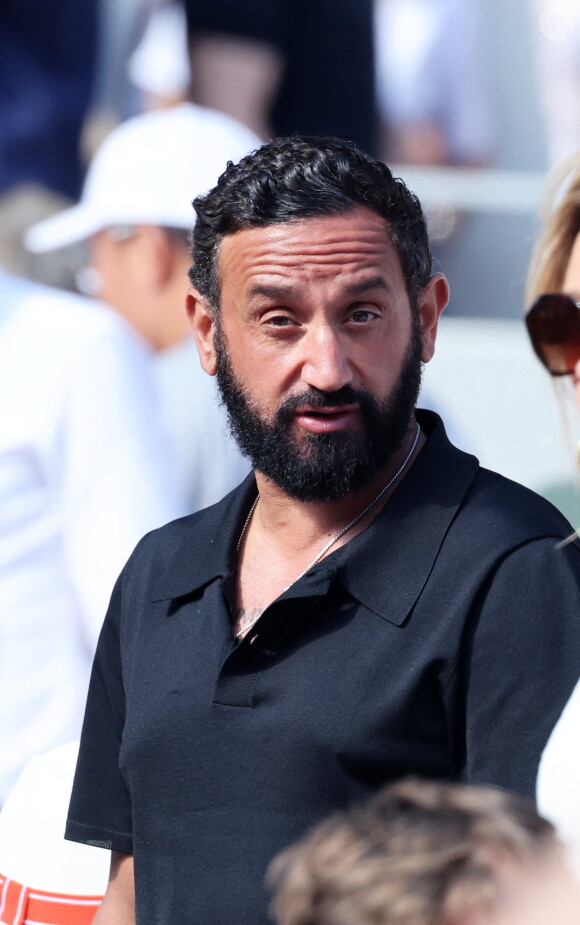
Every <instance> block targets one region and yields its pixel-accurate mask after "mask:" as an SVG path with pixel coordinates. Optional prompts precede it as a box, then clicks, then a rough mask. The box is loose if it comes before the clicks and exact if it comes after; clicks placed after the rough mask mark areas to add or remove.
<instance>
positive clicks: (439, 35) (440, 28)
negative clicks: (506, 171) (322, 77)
mask: <svg viewBox="0 0 580 925" xmlns="http://www.w3.org/2000/svg"><path fill="white" fill-rule="evenodd" d="M375 21H376V39H375V44H376V57H377V94H378V101H379V110H380V113H381V115H382V119H383V125H384V135H385V137H384V141H383V145H382V150H383V154H384V155H385V158H386V159H387V160H391V161H401V162H403V163H411V164H423V165H454V166H472V167H473V166H481V165H483V164H486V163H488V162H489V160H490V157H491V154H492V149H493V145H492V131H491V113H490V105H489V100H488V98H487V93H486V87H485V83H484V63H483V60H482V58H481V21H480V9H479V3H478V0H377V3H376V6H375Z"/></svg>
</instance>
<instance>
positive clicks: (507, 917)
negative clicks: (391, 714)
mask: <svg viewBox="0 0 580 925" xmlns="http://www.w3.org/2000/svg"><path fill="white" fill-rule="evenodd" d="M556 875H557V881H558V883H559V885H560V886H562V887H567V888H568V890H569V891H570V892H572V891H573V890H574V885H573V883H572V882H571V877H570V873H569V872H568V871H567V869H566V865H565V861H564V858H563V854H562V851H561V848H560V845H559V843H558V840H557V837H556V833H555V830H554V828H553V827H552V825H551V824H550V823H549V822H548V821H547V820H545V819H543V818H542V817H541V816H539V815H538V813H537V812H536V811H535V809H534V805H533V803H532V802H531V801H527V800H524V799H522V798H521V797H518V796H515V795H514V794H510V793H508V792H507V791H502V790H495V789H493V788H491V787H468V786H463V785H460V784H448V783H440V782H432V781H420V780H415V779H413V778H408V779H406V780H403V781H400V782H399V783H396V784H393V785H391V786H390V787H386V788H385V789H383V790H381V791H380V792H379V793H378V794H376V795H375V796H374V797H373V798H372V799H371V800H369V801H368V802H367V803H364V804H362V805H355V806H352V807H350V808H349V809H346V810H344V811H343V812H341V813H337V814H336V815H335V816H333V817H331V818H329V819H327V820H326V821H325V822H323V823H321V824H320V825H319V826H318V827H317V828H315V829H314V830H313V831H312V832H311V833H310V834H309V835H307V836H306V838H305V839H304V840H303V841H302V842H299V843H298V844H296V845H294V846H293V847H291V848H289V849H287V850H286V851H284V852H283V853H282V854H281V855H280V856H279V857H278V858H276V859H275V861H274V862H273V863H272V865H271V866H270V870H269V881H270V883H271V885H273V886H274V887H275V888H276V891H275V897H274V901H273V903H272V910H273V912H274V914H275V919H276V922H277V925H353V923H356V925H499V921H500V920H501V922H502V923H504V925H507V923H508V922H509V923H511V925H515V922H516V920H515V919H514V918H513V916H514V915H519V913H520V911H523V907H522V908H520V904H521V902H522V899H521V896H520V893H521V886H522V883H523V884H525V885H526V886H529V884H530V882H533V883H536V884H537V883H538V880H539V881H540V883H541V884H542V885H543V886H544V888H545V889H548V888H549V887H551V886H552V883H551V880H552V878H554V877H555V876H556ZM549 881H550V882H549ZM538 895H539V896H540V897H542V895H543V893H542V887H540V890H537V891H536V900H537V899H538ZM575 896H576V898H577V899H578V898H580V896H579V894H578V893H577V892H575ZM543 911H544V912H545V911H546V909H545V907H544V910H543ZM550 911H551V913H552V915H553V914H554V912H555V911H556V907H555V905H553V906H552V908H551V910H550ZM518 920H519V919H518ZM519 921H522V925H523V920H519ZM538 921H539V922H543V925H555V923H557V925H564V922H563V921H561V920H560V919H554V918H550V917H548V918H543V919H542V918H540V919H539V920H538ZM569 921H570V922H572V921H573V922H574V923H575V925H578V922H580V908H579V909H577V910H576V914H575V917H574V918H573V919H570V920H569Z"/></svg>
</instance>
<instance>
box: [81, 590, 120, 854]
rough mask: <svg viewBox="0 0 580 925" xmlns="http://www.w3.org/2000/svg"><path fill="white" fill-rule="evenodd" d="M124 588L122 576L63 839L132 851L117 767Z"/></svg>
mask: <svg viewBox="0 0 580 925" xmlns="http://www.w3.org/2000/svg"><path fill="white" fill-rule="evenodd" d="M122 588H123V574H121V576H120V578H119V579H118V581H117V583H116V585H115V588H114V590H113V594H112V597H111V603H110V605H109V609H108V611H107V615H106V617H105V621H104V623H103V627H102V630H101V634H100V636H99V642H98V645H97V652H96V655H95V660H94V663H93V670H92V674H91V683H90V686H89V694H88V698H87V706H86V711H85V718H84V723H83V731H82V735H81V744H80V750H79V757H78V762H77V767H76V772H75V779H74V784H73V790H72V797H71V803H70V807H69V815H68V820H67V825H66V832H65V837H66V838H68V839H70V840H71V841H77V842H81V843H82V844H85V845H95V846H97V847H101V848H108V849H110V850H112V851H123V852H126V853H131V852H132V850H133V836H132V813H131V800H130V796H129V792H128V790H127V787H126V785H125V781H124V780H123V776H122V773H121V770H120V766H119V754H120V748H121V741H122V736H123V727H124V724H125V694H124V689H123V678H122V668H121V652H120V619H121V598H122Z"/></svg>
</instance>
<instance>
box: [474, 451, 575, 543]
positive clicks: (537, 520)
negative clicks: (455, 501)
mask: <svg viewBox="0 0 580 925" xmlns="http://www.w3.org/2000/svg"><path fill="white" fill-rule="evenodd" d="M460 516H461V517H463V518H464V519H465V520H466V521H469V522H471V523H473V521H474V519H476V520H477V521H478V522H479V525H480V528H481V529H482V530H485V531H491V532H493V533H494V534H496V535H501V536H503V537H504V538H505V539H506V540H507V541H511V542H514V541H515V542H517V541H520V542H523V541H525V540H526V539H533V538H540V537H544V536H546V537H547V536H552V537H557V538H558V539H565V538H567V537H569V536H570V535H571V534H573V533H574V528H573V527H572V525H571V524H570V522H569V521H568V520H567V519H566V518H565V517H564V515H563V514H562V513H561V512H560V511H559V510H558V509H557V508H556V507H555V506H554V505H553V504H551V502H550V501H547V500H546V499H545V498H543V497H542V496H541V495H539V494H537V493H536V492H535V491H532V490H531V489H530V488H526V487H525V486H524V485H521V484H520V483H519V482H514V481H512V480H511V479H508V478H506V477H505V476H503V475H500V474H499V473H498V472H493V471H492V470H490V469H486V468H484V467H481V466H480V467H479V469H478V471H477V474H476V476H475V478H474V480H473V482H472V484H471V486H470V489H469V491H468V492H467V494H466V496H465V499H464V503H463V505H462V508H461V511H460Z"/></svg>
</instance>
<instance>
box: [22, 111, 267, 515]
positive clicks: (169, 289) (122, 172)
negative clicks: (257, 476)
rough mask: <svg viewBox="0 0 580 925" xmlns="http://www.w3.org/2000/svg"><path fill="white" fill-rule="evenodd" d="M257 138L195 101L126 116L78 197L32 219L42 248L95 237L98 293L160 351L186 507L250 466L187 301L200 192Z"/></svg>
mask: <svg viewBox="0 0 580 925" xmlns="http://www.w3.org/2000/svg"><path fill="white" fill-rule="evenodd" d="M259 144H260V139H259V138H258V137H257V136H256V135H254V133H253V132H251V131H250V130H249V129H247V128H246V127H245V126H243V125H241V124H240V123H238V122H237V121H236V120H234V119H232V118H230V117H229V116H225V115H223V114H221V113H218V112H214V111H213V110H209V109H205V108H203V107H200V106H195V105H194V104H191V103H184V104H182V105H179V106H176V107H173V108H172V109H168V110H162V111H159V112H153V113H147V114H144V115H140V116H136V117H135V118H133V119H129V120H128V121H127V122H125V123H123V124H122V125H121V126H119V127H118V128H117V129H116V130H115V131H113V132H112V133H111V134H110V135H109V136H108V137H107V138H106V139H105V141H104V142H103V144H102V145H101V147H100V148H99V150H98V151H97V153H96V155H95V157H94V159H93V161H92V163H91V165H90V168H89V171H88V174H87V178H86V182H85V185H84V189H83V193H82V197H81V201H80V202H79V204H78V205H76V206H74V207H72V208H70V209H66V210H64V211H63V212H60V213H58V214H57V215H55V216H52V217H51V218H49V219H47V220H45V221H43V222H40V223H39V224H37V225H35V226H33V227H32V228H31V229H29V231H28V233H27V235H26V238H25V240H26V245H27V247H28V248H29V249H30V250H32V251H35V252H41V251H47V250H53V249H55V248H58V247H61V246H65V245H68V244H71V243H73V242H76V241H81V240H83V239H87V240H88V242H89V250H90V258H91V259H90V264H91V266H90V268H89V272H88V274H86V276H85V280H86V281H87V280H88V282H89V284H90V288H91V290H92V293H93V294H94V295H96V296H98V297H99V298H101V299H102V300H103V301H105V302H107V303H108V304H109V305H110V306H111V307H112V308H114V309H115V310H116V311H118V312H120V313H121V314H122V315H123V316H124V317H125V319H126V320H127V321H128V322H129V323H130V324H131V325H132V327H133V328H134V329H135V330H136V331H137V332H139V334H140V335H141V336H142V337H143V338H144V339H145V341H146V342H147V343H148V344H149V345H150V346H151V347H152V348H153V350H154V351H156V352H157V354H158V355H157V356H156V357H155V363H154V366H155V372H156V375H157V376H158V379H159V386H160V396H161V402H162V407H163V413H164V417H165V422H166V424H167V429H168V433H169V437H170V439H171V440H172V443H173V448H174V450H175V454H176V458H177V461H178V465H179V467H180V474H181V478H182V481H183V485H184V488H185V491H186V494H187V498H188V504H189V508H190V509H191V510H197V509H200V508H203V507H206V506H207V505H208V504H211V503H213V502H215V501H217V500H218V499H219V498H220V497H221V496H222V495H223V494H224V492H226V491H229V490H230V489H232V488H233V487H235V485H237V484H238V483H239V482H240V481H241V479H242V478H243V477H244V476H245V475H246V474H247V472H248V465H247V463H245V462H244V461H243V460H242V457H241V456H240V454H239V453H238V451H237V449H236V447H235V445H234V443H233V441H232V440H231V439H230V437H229V435H228V433H227V425H226V423H225V415H223V414H222V412H221V410H220V409H219V408H218V405H217V399H216V395H215V391H214V388H213V383H211V382H209V383H208V381H207V380H208V377H207V376H205V375H204V374H203V372H202V370H201V368H200V366H199V360H198V357H197V351H196V349H195V346H194V343H193V338H191V337H190V336H189V324H188V321H187V316H186V313H185V310H184V297H185V292H186V289H187V270H188V267H189V249H188V242H187V233H188V231H189V230H190V229H191V227H192V225H193V222H194V212H193V209H192V206H191V201H192V199H193V198H194V197H195V196H197V195H198V194H200V193H203V192H206V191H207V190H208V189H210V188H211V187H212V186H213V185H214V183H215V182H216V180H217V178H218V176H219V175H220V173H221V172H222V171H223V170H224V169H225V167H226V164H227V162H228V161H229V160H233V161H236V160H239V159H240V158H241V157H242V156H243V155H244V154H247V153H248V152H249V151H250V150H252V149H254V148H256V147H258V146H259Z"/></svg>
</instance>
